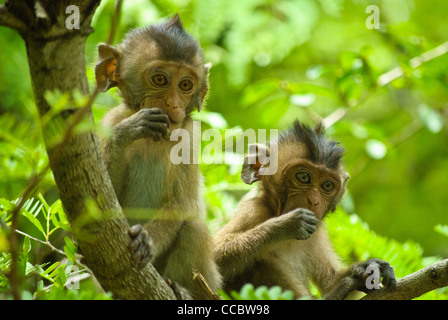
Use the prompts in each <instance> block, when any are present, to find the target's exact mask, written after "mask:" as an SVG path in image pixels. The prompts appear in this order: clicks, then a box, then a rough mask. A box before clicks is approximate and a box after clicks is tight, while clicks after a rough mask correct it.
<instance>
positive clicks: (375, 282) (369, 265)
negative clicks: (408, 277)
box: [351, 259, 397, 293]
mask: <svg viewBox="0 0 448 320" xmlns="http://www.w3.org/2000/svg"><path fill="white" fill-rule="evenodd" d="M351 276H352V277H353V278H354V279H356V280H358V281H357V282H358V288H357V289H358V290H360V291H363V292H366V293H368V292H370V291H372V290H373V289H379V288H380V286H379V284H380V282H381V283H382V284H383V285H384V286H385V287H386V288H392V287H394V286H395V285H396V283H397V281H396V279H395V273H394V269H393V268H392V266H391V265H390V264H389V263H388V262H386V261H383V260H380V259H369V260H367V261H364V262H361V263H357V264H355V265H353V266H352V267H351ZM381 279H382V280H381Z"/></svg>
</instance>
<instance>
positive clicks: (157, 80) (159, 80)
mask: <svg viewBox="0 0 448 320" xmlns="http://www.w3.org/2000/svg"><path fill="white" fill-rule="evenodd" d="M151 80H152V82H154V84H155V85H156V86H164V85H166V84H167V83H168V79H167V78H166V77H165V76H164V75H163V74H156V75H155V76H152V78H151Z"/></svg>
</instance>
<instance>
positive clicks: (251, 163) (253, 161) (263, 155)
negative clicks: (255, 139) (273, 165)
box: [241, 143, 270, 184]
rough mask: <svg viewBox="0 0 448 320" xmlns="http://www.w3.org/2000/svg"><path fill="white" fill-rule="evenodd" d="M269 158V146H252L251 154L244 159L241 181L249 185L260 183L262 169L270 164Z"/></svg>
mask: <svg viewBox="0 0 448 320" xmlns="http://www.w3.org/2000/svg"><path fill="white" fill-rule="evenodd" d="M269 156H270V150H269V147H268V146H265V145H263V144H259V143H254V144H250V145H249V153H248V154H247V156H245V157H244V163H243V168H242V169H241V180H242V181H243V182H244V183H247V184H252V183H254V182H255V181H259V180H260V175H259V173H260V169H261V167H262V166H263V165H264V164H266V163H267V162H268V158H269Z"/></svg>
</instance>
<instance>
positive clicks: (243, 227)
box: [215, 206, 318, 276]
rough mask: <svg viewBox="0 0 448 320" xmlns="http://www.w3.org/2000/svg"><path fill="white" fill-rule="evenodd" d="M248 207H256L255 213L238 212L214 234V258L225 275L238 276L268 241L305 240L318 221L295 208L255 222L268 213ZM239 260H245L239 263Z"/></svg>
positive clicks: (309, 214) (270, 242) (268, 243)
mask: <svg viewBox="0 0 448 320" xmlns="http://www.w3.org/2000/svg"><path fill="white" fill-rule="evenodd" d="M247 207H249V208H250V207H251V206H247ZM251 210H257V214H254V212H244V210H243V212H239V214H238V215H237V216H236V218H235V219H233V220H232V221H231V222H230V223H229V224H227V225H226V226H225V227H224V228H223V229H222V230H220V232H218V234H217V236H216V237H215V260H216V262H217V263H218V265H220V266H221V270H222V272H223V273H224V274H226V273H227V274H228V275H229V276H235V275H238V274H240V273H241V272H243V271H244V270H245V269H246V268H248V267H250V266H251V265H253V263H254V262H255V261H256V259H257V258H258V257H260V256H262V254H263V252H265V248H266V247H267V246H269V245H271V244H274V243H277V242H280V241H285V240H290V239H298V240H305V239H308V238H309V237H310V235H311V234H312V233H313V232H314V231H315V230H316V224H317V222H318V220H317V219H316V217H315V216H314V214H313V213H312V212H311V211H310V210H307V209H302V208H299V209H295V210H293V211H291V212H288V213H286V214H283V215H281V216H280V217H272V218H268V219H267V220H265V221H262V222H259V223H258V224H257V221H256V220H257V218H259V217H262V216H265V217H266V216H268V215H269V213H268V212H266V209H264V208H263V207H260V206H255V207H254V209H251ZM263 211H265V212H264V214H263V213H262V212H263ZM252 218H253V219H252ZM254 224H255V225H254ZM241 260H244V261H245V263H244V264H242V263H240V262H241Z"/></svg>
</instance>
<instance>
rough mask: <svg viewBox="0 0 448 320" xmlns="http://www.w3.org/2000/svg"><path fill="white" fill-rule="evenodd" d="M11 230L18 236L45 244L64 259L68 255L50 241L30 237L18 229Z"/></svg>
mask: <svg viewBox="0 0 448 320" xmlns="http://www.w3.org/2000/svg"><path fill="white" fill-rule="evenodd" d="M7 227H8V226H7ZM8 228H10V227H8ZM10 230H11V231H14V232H17V233H18V234H21V235H22V236H25V237H28V238H30V239H31V240H34V241H36V242H39V243H42V244H44V245H46V246H48V247H49V248H50V249H51V250H52V251H54V252H57V253H59V254H61V255H63V256H64V257H66V256H67V255H66V254H65V252H64V251H62V250H60V249H58V248H56V247H55V246H54V245H52V244H51V242H50V241H43V240H40V239H38V238H35V237H33V236H30V235H29V234H27V233H25V232H23V231H20V230H17V229H12V228H10Z"/></svg>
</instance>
